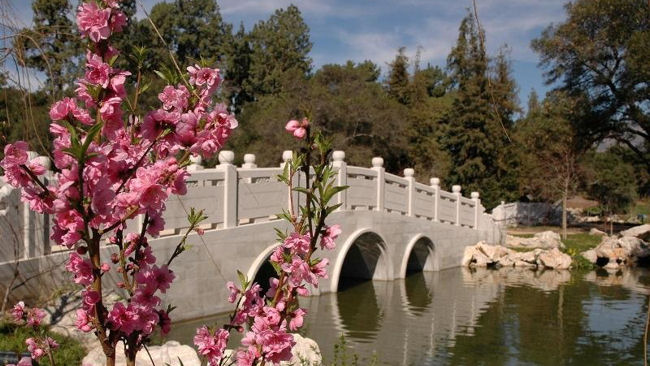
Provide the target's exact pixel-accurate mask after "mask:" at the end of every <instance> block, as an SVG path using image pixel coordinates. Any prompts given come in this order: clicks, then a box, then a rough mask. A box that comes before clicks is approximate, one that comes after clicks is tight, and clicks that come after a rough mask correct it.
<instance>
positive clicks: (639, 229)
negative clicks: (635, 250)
mask: <svg viewBox="0 0 650 366" xmlns="http://www.w3.org/2000/svg"><path fill="white" fill-rule="evenodd" d="M647 233H650V224H644V225H639V226H635V227H632V228H629V229H627V230H623V231H621V233H620V234H621V236H634V237H637V238H638V237H640V236H642V235H645V234H647Z"/></svg>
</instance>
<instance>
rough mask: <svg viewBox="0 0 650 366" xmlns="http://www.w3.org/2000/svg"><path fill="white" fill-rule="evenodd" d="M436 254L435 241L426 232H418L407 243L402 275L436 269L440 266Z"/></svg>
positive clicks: (401, 268)
mask: <svg viewBox="0 0 650 366" xmlns="http://www.w3.org/2000/svg"><path fill="white" fill-rule="evenodd" d="M435 254H436V253H435V245H434V244H433V241H432V240H431V239H430V238H429V237H427V236H425V235H424V234H417V235H416V236H414V237H413V239H411V240H410V241H409V243H408V244H407V245H406V249H405V250H404V255H403V257H402V265H401V267H400V272H399V274H400V276H401V277H402V278H404V277H406V275H407V274H408V273H409V272H428V271H435V270H436V268H437V267H438V266H437V263H436V255H435Z"/></svg>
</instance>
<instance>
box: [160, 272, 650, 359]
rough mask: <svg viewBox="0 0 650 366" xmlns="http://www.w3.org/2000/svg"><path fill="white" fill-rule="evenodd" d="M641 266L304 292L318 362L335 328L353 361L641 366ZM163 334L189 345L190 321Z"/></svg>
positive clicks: (448, 277) (649, 280) (420, 279)
mask: <svg viewBox="0 0 650 366" xmlns="http://www.w3.org/2000/svg"><path fill="white" fill-rule="evenodd" d="M648 293H650V272H648V271H644V270H628V271H626V272H619V273H609V274H608V273H607V272H596V271H592V272H588V273H585V272H583V273H580V272H569V271H544V272H534V271H530V270H526V269H501V270H485V269H479V270H469V269H465V268H456V269H451V270H445V271H441V272H424V273H416V274H413V275H411V276H409V277H407V278H406V279H404V280H396V281H372V282H364V283H361V284H358V285H356V286H352V287H349V288H347V289H346V290H345V291H342V292H339V293H337V294H327V295H322V296H319V297H311V298H305V299H302V301H301V306H303V307H306V308H307V309H308V318H307V320H306V322H305V327H304V331H303V332H302V333H303V334H304V335H306V336H307V337H310V338H313V339H314V340H316V342H317V343H318V344H319V346H320V349H321V352H322V353H323V357H324V359H325V360H326V361H330V362H331V361H332V359H333V355H334V348H335V347H334V345H335V344H336V343H337V341H338V338H339V337H340V335H341V334H343V335H345V337H346V340H347V343H348V346H349V348H350V352H351V353H356V354H358V355H359V357H360V359H361V362H360V364H361V365H364V364H366V363H367V362H368V361H369V360H370V359H372V358H373V357H376V359H377V361H378V362H377V363H378V364H380V365H642V364H643V333H644V327H645V321H646V311H647V302H648V297H647V296H648V295H647V294H648ZM224 320H225V317H224V316H215V317H213V318H211V319H204V320H201V321H198V322H188V323H183V324H179V325H178V326H176V327H175V329H174V330H173V331H172V334H170V336H169V337H168V338H169V339H175V340H178V341H180V342H182V343H190V344H191V339H192V336H193V334H194V332H195V329H196V327H197V326H199V325H200V324H202V323H204V322H206V321H207V322H208V324H210V322H216V323H217V324H222V323H223V322H224Z"/></svg>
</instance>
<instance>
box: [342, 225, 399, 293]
mask: <svg viewBox="0 0 650 366" xmlns="http://www.w3.org/2000/svg"><path fill="white" fill-rule="evenodd" d="M386 243H387V242H386V240H384V238H383V237H382V236H381V235H380V234H378V233H376V232H374V231H372V230H371V229H369V228H362V229H358V230H357V231H355V232H354V233H352V234H351V235H350V236H349V237H348V239H347V240H346V241H345V242H344V243H343V245H342V246H341V247H340V250H339V252H338V255H337V257H336V260H335V262H334V267H333V268H332V272H331V282H330V291H331V292H338V288H339V282H340V280H341V277H342V276H341V275H342V274H344V275H345V274H348V275H351V277H357V278H363V279H368V280H371V279H378V280H390V279H393V278H394V274H393V268H392V267H391V261H390V260H389V258H388V251H387V250H386V245H387V244H386ZM344 277H347V276H344Z"/></svg>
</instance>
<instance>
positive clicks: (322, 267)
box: [311, 258, 330, 285]
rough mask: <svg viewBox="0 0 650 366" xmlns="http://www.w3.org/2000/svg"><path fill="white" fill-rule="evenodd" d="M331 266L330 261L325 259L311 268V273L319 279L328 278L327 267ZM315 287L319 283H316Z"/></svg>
mask: <svg viewBox="0 0 650 366" xmlns="http://www.w3.org/2000/svg"><path fill="white" fill-rule="evenodd" d="M329 264H330V261H329V259H327V258H323V259H321V260H319V261H318V262H317V263H316V264H314V265H313V266H312V267H311V271H312V273H313V274H314V275H316V276H317V277H320V278H327V266H328V265H329ZM313 285H318V282H317V283H314V284H313Z"/></svg>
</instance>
